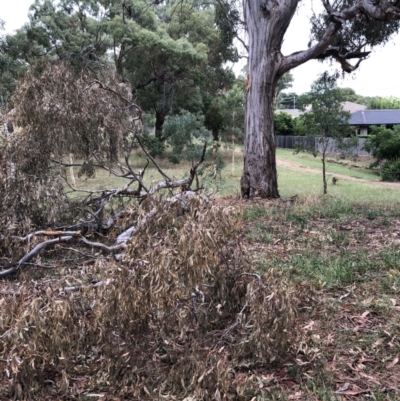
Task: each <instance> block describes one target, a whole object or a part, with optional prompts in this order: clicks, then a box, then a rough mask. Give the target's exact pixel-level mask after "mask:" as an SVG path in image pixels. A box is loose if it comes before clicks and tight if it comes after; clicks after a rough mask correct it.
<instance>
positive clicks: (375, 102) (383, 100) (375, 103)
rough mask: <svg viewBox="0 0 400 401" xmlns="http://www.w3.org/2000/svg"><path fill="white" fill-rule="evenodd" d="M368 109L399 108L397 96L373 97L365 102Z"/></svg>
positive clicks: (399, 102) (399, 101)
mask: <svg viewBox="0 0 400 401" xmlns="http://www.w3.org/2000/svg"><path fill="white" fill-rule="evenodd" d="M367 108H368V109H377V110H381V109H400V99H399V98H397V97H374V98H372V99H370V100H369V101H368V103H367Z"/></svg>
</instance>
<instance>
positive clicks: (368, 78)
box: [0, 0, 400, 97]
mask: <svg viewBox="0 0 400 401" xmlns="http://www.w3.org/2000/svg"><path fill="white" fill-rule="evenodd" d="M32 3H33V0H0V18H1V19H3V20H4V21H5V22H6V27H5V28H6V32H13V30H15V29H18V28H19V27H21V26H22V25H23V24H24V23H25V22H27V21H28V9H29V6H30V5H31V4H32ZM302 4H303V5H302V6H300V9H299V11H298V12H297V14H296V15H295V16H294V18H293V20H292V23H291V25H290V27H289V30H288V32H287V34H286V37H285V43H284V46H283V49H282V51H283V54H290V53H292V52H295V51H299V50H303V49H306V48H307V42H308V38H309V23H308V18H309V16H310V15H311V7H312V5H314V6H315V7H317V6H318V5H319V4H320V2H319V1H315V0H314V1H312V0H306V1H303V2H302ZM399 66H400V35H397V36H396V37H395V38H394V39H393V40H392V41H390V42H389V43H388V44H387V45H386V46H385V47H383V48H379V49H376V50H374V52H373V53H372V54H371V56H370V57H369V59H367V60H365V61H363V62H362V63H361V66H360V67H359V69H358V70H357V71H356V72H354V73H353V74H350V75H349V74H346V78H345V79H344V80H340V81H339V86H342V87H350V88H353V89H354V90H355V91H356V92H357V93H358V94H360V95H363V96H396V97H400V68H399ZM328 67H329V63H327V62H325V63H320V62H318V61H314V60H312V61H309V62H308V63H306V64H303V65H302V66H300V67H297V68H296V69H294V70H293V71H292V74H293V76H294V85H293V88H291V89H290V90H291V91H293V92H296V93H299V94H300V93H304V92H307V91H308V90H309V89H310V85H311V83H312V82H313V81H314V80H315V79H316V78H317V77H318V76H319V75H320V74H321V73H322V72H324V71H325V70H326V69H327V68H328ZM334 67H336V66H335V65H334Z"/></svg>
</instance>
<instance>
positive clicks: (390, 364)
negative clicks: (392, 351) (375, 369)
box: [386, 356, 399, 369]
mask: <svg viewBox="0 0 400 401" xmlns="http://www.w3.org/2000/svg"><path fill="white" fill-rule="evenodd" d="M398 362H399V357H398V356H396V358H394V359H393V361H392V362H390V363H388V364H387V365H386V368H387V369H391V368H393V366H395V365H397V363H398Z"/></svg>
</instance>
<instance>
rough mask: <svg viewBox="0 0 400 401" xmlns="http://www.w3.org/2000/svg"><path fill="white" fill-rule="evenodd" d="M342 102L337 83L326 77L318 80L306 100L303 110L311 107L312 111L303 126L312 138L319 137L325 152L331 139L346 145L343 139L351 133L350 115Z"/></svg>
mask: <svg viewBox="0 0 400 401" xmlns="http://www.w3.org/2000/svg"><path fill="white" fill-rule="evenodd" d="M341 100H342V98H341V95H340V92H339V91H338V89H337V87H336V82H335V81H334V80H331V79H329V78H326V77H322V78H321V79H319V80H317V81H316V82H315V83H314V84H313V85H312V88H311V92H309V93H308V94H307V95H305V98H304V103H303V108H304V107H305V106H306V105H309V106H311V111H310V112H307V113H304V114H303V117H302V121H303V124H304V126H305V127H306V129H307V132H308V134H309V135H310V136H316V137H318V141H319V143H320V144H321V145H322V146H323V149H324V150H325V151H326V148H327V146H328V143H329V141H328V140H329V138H334V139H336V140H337V141H338V145H344V144H343V138H344V137H346V136H347V135H348V133H349V128H348V125H347V120H348V119H349V118H350V113H349V112H346V111H344V110H343V107H342V104H341Z"/></svg>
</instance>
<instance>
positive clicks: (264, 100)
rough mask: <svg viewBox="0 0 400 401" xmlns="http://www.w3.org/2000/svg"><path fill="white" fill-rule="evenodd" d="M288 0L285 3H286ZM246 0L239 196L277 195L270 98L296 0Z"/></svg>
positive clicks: (269, 196)
mask: <svg viewBox="0 0 400 401" xmlns="http://www.w3.org/2000/svg"><path fill="white" fill-rule="evenodd" d="M286 3H287V4H286ZM286 3H285V5H286V6H285V7H283V6H282V5H280V4H279V3H278V2H274V1H271V2H264V1H261V0H249V1H245V3H244V12H245V19H246V24H247V31H248V35H249V64H248V66H249V74H248V77H247V82H246V90H247V98H246V122H245V127H246V136H245V143H244V170H243V176H242V179H241V191H242V196H244V197H249V198H252V197H254V196H260V197H262V198H278V197H279V192H278V180H277V178H278V177H277V171H276V160H275V134H274V126H273V100H274V95H275V87H276V84H277V82H278V79H279V78H280V76H281V75H282V73H281V72H280V67H281V62H282V55H281V53H280V48H281V45H282V40H283V35H284V34H285V32H286V29H287V27H288V25H289V23H290V20H291V17H292V15H293V13H294V11H295V9H296V6H297V1H287V2H286Z"/></svg>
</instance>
